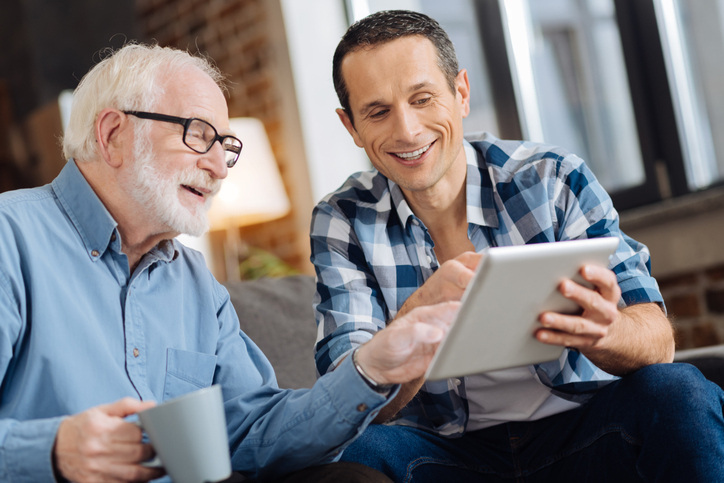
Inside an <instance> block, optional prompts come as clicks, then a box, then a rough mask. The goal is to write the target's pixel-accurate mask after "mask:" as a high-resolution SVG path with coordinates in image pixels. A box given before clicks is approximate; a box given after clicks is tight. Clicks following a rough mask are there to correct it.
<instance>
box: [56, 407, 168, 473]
mask: <svg viewBox="0 0 724 483" xmlns="http://www.w3.org/2000/svg"><path fill="white" fill-rule="evenodd" d="M154 405H155V403H154V402H152V401H151V402H142V401H138V400H135V399H131V398H124V399H121V400H119V401H116V402H114V403H111V404H104V405H101V406H97V407H94V408H91V409H88V410H86V411H84V412H82V413H79V414H76V415H73V416H70V417H68V418H66V419H64V420H63V422H62V423H60V426H59V427H58V434H57V435H56V438H55V447H54V448H53V459H54V463H55V468H56V471H57V472H58V473H59V474H60V475H62V476H63V477H64V478H66V479H68V480H70V481H77V482H86V481H111V482H116V481H118V482H127V481H149V480H152V479H155V478H159V477H161V476H163V475H164V474H165V473H164V471H163V470H161V469H155V468H146V467H144V466H141V464H140V463H141V462H142V461H146V460H148V459H150V458H152V457H153V455H154V451H153V448H152V447H151V445H149V444H144V443H142V442H141V438H142V432H141V429H140V428H139V427H138V426H136V425H135V424H133V423H129V422H127V421H125V420H124V419H123V418H125V417H126V416H128V415H130V414H135V413H137V412H139V411H143V410H144V409H148V408H150V407H152V406H154Z"/></svg>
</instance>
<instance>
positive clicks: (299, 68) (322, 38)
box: [281, 0, 371, 203]
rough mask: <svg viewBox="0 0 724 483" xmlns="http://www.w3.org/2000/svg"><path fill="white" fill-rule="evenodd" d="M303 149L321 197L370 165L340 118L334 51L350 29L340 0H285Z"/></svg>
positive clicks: (317, 195)
mask: <svg viewBox="0 0 724 483" xmlns="http://www.w3.org/2000/svg"><path fill="white" fill-rule="evenodd" d="M281 6H282V14H283V17H284V23H285V29H286V35H287V43H288V45H289V56H290V60H291V65H292V73H293V81H294V87H295V91H296V96H297V102H298V106H299V116H300V119H301V124H302V132H303V137H304V149H305V151H306V159H307V162H308V168H309V177H310V181H311V184H312V197H313V198H314V202H315V203H316V202H317V201H318V200H319V199H321V198H322V197H323V196H324V195H326V194H327V193H329V192H331V191H334V190H335V189H336V188H337V187H339V185H341V184H342V183H343V182H344V180H345V179H347V177H348V176H349V175H350V174H352V173H354V172H357V171H363V170H367V169H370V168H371V164H370V162H369V160H368V159H367V155H366V154H365V153H364V151H363V150H362V149H360V148H358V147H357V146H355V144H354V142H353V141H352V138H351V137H350V135H349V133H348V132H347V130H346V129H345V128H344V126H343V125H342V123H341V122H340V121H339V118H338V117H337V114H336V113H335V109H336V108H338V107H340V106H339V101H338V100H337V95H336V94H335V92H334V85H333V84H332V56H333V55H334V49H335V48H336V47H337V43H338V42H339V40H340V39H341V38H342V35H344V32H345V31H346V30H347V21H346V13H345V11H344V5H343V2H342V1H341V0H304V1H299V0H282V1H281Z"/></svg>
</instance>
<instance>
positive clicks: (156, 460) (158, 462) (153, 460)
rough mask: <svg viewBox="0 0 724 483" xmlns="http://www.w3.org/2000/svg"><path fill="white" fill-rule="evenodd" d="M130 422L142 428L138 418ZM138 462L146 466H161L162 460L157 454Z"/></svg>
mask: <svg viewBox="0 0 724 483" xmlns="http://www.w3.org/2000/svg"><path fill="white" fill-rule="evenodd" d="M132 423H133V424H135V425H136V426H138V427H139V428H141V429H143V425H142V424H141V420H140V419H137V420H135V421H133V422H132ZM139 464H140V465H141V466H145V467H146V468H163V461H161V458H159V457H158V454H156V455H154V457H153V458H151V459H150V460H146V461H141V462H140V463H139Z"/></svg>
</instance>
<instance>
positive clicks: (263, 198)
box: [209, 117, 290, 281]
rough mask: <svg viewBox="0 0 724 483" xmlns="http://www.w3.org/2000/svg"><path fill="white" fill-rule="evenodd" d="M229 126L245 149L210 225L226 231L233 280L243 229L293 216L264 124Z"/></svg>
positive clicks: (240, 120) (249, 121)
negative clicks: (289, 214)
mask: <svg viewBox="0 0 724 483" xmlns="http://www.w3.org/2000/svg"><path fill="white" fill-rule="evenodd" d="M229 127H230V129H231V130H232V131H233V132H234V133H235V134H236V136H237V137H238V138H239V139H241V142H242V143H243V145H244V146H243V148H242V150H241V155H240V157H239V160H238V162H237V163H236V165H235V166H234V167H233V168H231V169H229V172H228V176H227V177H226V179H225V180H224V181H223V183H222V185H221V190H220V191H219V193H218V195H216V198H215V199H214V201H213V202H212V205H211V209H210V210H209V223H210V228H211V230H212V231H213V230H225V231H226V240H225V242H224V266H225V270H226V278H227V280H230V281H231V280H238V279H239V278H240V276H239V261H240V256H242V255H243V253H244V250H245V245H244V243H243V242H242V240H241V237H240V236H239V227H241V226H245V225H253V224H256V223H263V222H267V221H271V220H274V219H277V218H281V217H282V216H284V215H286V214H287V213H289V208H290V204H289V198H288V197H287V193H286V191H285V189H284V184H283V182H282V178H281V175H280V174H279V168H278V166H277V163H276V159H275V158H274V154H273V152H272V149H271V145H270V144H269V138H268V137H267V135H266V130H265V129H264V125H263V124H262V122H261V121H260V120H259V119H255V118H251V117H237V118H233V119H230V120H229Z"/></svg>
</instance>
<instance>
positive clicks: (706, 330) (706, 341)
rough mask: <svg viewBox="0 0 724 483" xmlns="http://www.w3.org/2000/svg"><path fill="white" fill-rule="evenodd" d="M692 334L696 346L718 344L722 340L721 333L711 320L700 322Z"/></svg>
mask: <svg viewBox="0 0 724 483" xmlns="http://www.w3.org/2000/svg"><path fill="white" fill-rule="evenodd" d="M691 335H692V343H693V346H694V347H704V346H709V345H716V344H718V343H719V342H720V339H719V334H718V333H717V330H716V328H715V327H714V325H713V324H712V323H711V322H707V323H703V324H699V325H697V326H695V327H693V328H692V331H691Z"/></svg>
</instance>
